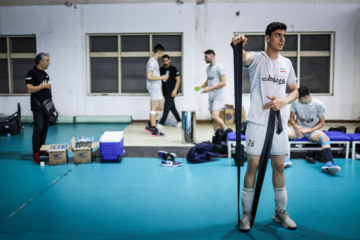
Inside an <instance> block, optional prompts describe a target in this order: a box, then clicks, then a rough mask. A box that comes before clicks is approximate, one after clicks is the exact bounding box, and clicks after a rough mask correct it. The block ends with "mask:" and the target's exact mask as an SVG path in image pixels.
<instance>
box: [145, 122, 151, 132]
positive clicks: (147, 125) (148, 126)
mask: <svg viewBox="0 0 360 240" xmlns="http://www.w3.org/2000/svg"><path fill="white" fill-rule="evenodd" d="M145 131H147V132H149V133H152V128H151V126H150V124H149V123H148V124H146V127H145Z"/></svg>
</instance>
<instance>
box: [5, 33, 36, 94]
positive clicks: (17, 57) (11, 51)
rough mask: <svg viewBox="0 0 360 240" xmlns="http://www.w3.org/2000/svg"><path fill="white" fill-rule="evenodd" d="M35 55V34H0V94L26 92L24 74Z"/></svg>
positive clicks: (33, 60) (31, 65)
mask: <svg viewBox="0 0 360 240" xmlns="http://www.w3.org/2000/svg"><path fill="white" fill-rule="evenodd" d="M35 57H36V38H35V36H33V35H31V36H0V95H9V94H11V95H20V94H26V86H25V76H26V73H27V72H28V71H29V70H30V69H31V68H32V67H34V65H35Z"/></svg>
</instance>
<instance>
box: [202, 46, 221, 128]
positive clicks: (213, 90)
mask: <svg viewBox="0 0 360 240" xmlns="http://www.w3.org/2000/svg"><path fill="white" fill-rule="evenodd" d="M204 54H205V62H206V63H209V64H210V65H209V66H208V67H207V68H206V75H207V79H206V81H205V82H204V83H203V85H201V86H200V87H196V88H202V89H203V90H202V93H209V111H210V114H211V119H212V124H213V128H214V131H215V132H216V130H217V129H219V128H221V129H224V130H226V126H225V123H224V121H223V120H222V119H221V118H220V117H219V115H220V110H221V109H222V107H223V106H224V100H225V89H224V87H225V86H226V75H225V69H224V67H223V66H222V65H221V64H220V63H218V62H216V61H215V52H214V51H213V50H211V49H209V50H207V51H205V52H204Z"/></svg>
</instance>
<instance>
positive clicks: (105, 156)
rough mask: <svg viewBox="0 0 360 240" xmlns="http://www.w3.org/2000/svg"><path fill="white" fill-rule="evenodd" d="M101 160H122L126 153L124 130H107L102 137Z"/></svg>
mask: <svg viewBox="0 0 360 240" xmlns="http://www.w3.org/2000/svg"><path fill="white" fill-rule="evenodd" d="M100 155H101V156H100V162H104V161H112V162H121V158H122V157H123V155H124V137H123V132H122V131H105V132H104V134H103V135H101V137H100Z"/></svg>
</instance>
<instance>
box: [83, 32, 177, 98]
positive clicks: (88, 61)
mask: <svg viewBox="0 0 360 240" xmlns="http://www.w3.org/2000/svg"><path fill="white" fill-rule="evenodd" d="M145 35H146V36H149V51H148V52H147V51H142V52H121V37H122V36H145ZM153 35H156V36H159V35H164V36H180V37H181V51H166V50H165V53H164V54H168V55H169V56H170V57H181V66H183V49H184V48H183V44H184V43H183V42H184V41H183V33H182V32H161V33H158V32H152V33H87V34H86V46H87V47H86V51H87V57H86V65H87V73H86V74H87V77H86V79H87V80H86V81H87V95H88V96H149V93H123V92H121V91H122V89H121V83H122V72H121V71H122V69H121V58H122V57H147V58H150V57H151V56H152V55H153ZM94 36H104V37H106V36H117V38H118V42H117V44H118V51H117V52H90V47H91V46H90V38H91V37H94ZM92 57H117V58H118V89H119V90H118V92H117V93H92V92H91V91H92V89H91V81H92V79H91V58H92ZM182 72H183V67H181V73H180V76H182ZM145 80H146V73H144V84H146V82H145ZM182 82H183V81H181V84H180V87H181V90H182V91H181V93H179V94H178V96H181V95H183V83H182Z"/></svg>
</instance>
